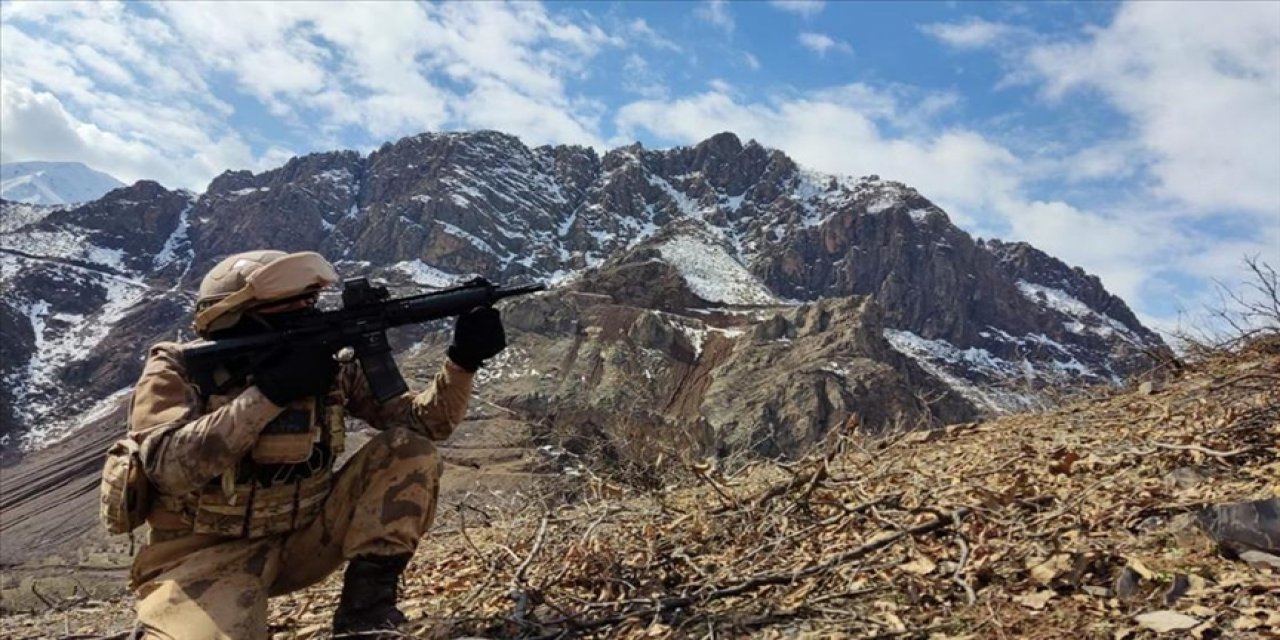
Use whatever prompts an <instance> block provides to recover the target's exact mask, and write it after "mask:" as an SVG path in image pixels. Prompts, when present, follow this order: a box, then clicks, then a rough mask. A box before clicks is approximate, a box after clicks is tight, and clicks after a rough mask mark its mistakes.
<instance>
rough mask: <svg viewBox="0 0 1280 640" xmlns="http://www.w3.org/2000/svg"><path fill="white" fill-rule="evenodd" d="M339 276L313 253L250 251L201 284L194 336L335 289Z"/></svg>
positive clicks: (218, 266) (229, 259)
mask: <svg viewBox="0 0 1280 640" xmlns="http://www.w3.org/2000/svg"><path fill="white" fill-rule="evenodd" d="M337 281H338V272H337V271H336V270H334V268H333V265H331V264H329V261H328V260H325V259H324V257H323V256H321V255H320V254H318V253H315V252H312V251H302V252H299V253H285V252H283V251H248V252H245V253H237V254H235V255H232V256H229V257H227V258H224V259H223V260H222V261H221V262H219V263H218V264H216V265H214V267H213V269H211V270H210V271H209V273H208V275H206V276H205V277H204V280H201V281H200V295H199V297H198V298H196V320H195V330H196V334H197V335H200V336H207V335H208V334H209V333H210V332H212V331H217V330H219V329H226V328H228V327H231V326H234V325H235V324H236V323H237V322H239V321H240V316H241V315H242V314H243V313H244V312H246V311H249V310H251V309H253V308H255V307H260V306H263V305H264V303H268V302H274V301H277V300H284V299H286V298H292V297H295V296H299V295H302V294H305V293H308V292H312V291H319V290H320V289H321V288H323V287H326V286H329V285H331V284H334V283H335V282H337Z"/></svg>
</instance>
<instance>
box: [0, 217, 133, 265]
mask: <svg viewBox="0 0 1280 640" xmlns="http://www.w3.org/2000/svg"><path fill="white" fill-rule="evenodd" d="M87 236H88V231H85V230H84V229H80V228H79V227H75V226H71V225H67V226H66V227H65V228H63V229H59V230H57V231H26V232H22V233H9V234H4V235H0V249H9V250H12V251H21V252H23V253H29V254H32V255H39V256H43V257H46V258H57V259H61V260H72V261H77V262H88V263H92V264H96V265H100V266H103V267H107V268H109V269H114V270H116V271H125V266H124V251H121V250H120V249H106V248H103V247H99V246H96V245H94V244H92V243H90V242H89V241H88V240H87V239H86V238H87Z"/></svg>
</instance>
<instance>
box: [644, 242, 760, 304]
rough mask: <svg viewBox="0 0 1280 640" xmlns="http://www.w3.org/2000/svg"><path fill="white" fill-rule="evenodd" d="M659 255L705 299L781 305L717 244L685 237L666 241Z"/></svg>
mask: <svg viewBox="0 0 1280 640" xmlns="http://www.w3.org/2000/svg"><path fill="white" fill-rule="evenodd" d="M658 252H659V253H660V254H661V255H662V259H663V260H664V261H666V262H667V263H668V264H670V265H671V266H673V267H675V268H676V269H677V270H678V271H679V272H680V275H682V276H684V280H685V282H686V283H688V285H689V289H690V290H691V291H693V293H694V294H695V295H697V296H698V297H700V298H702V299H703V300H707V301H709V302H721V303H724V304H734V305H757V304H778V303H779V300H778V298H777V297H775V296H774V295H773V294H772V293H770V292H769V289H768V288H766V287H765V286H764V284H762V283H761V282H760V281H759V280H757V279H756V277H755V276H753V275H751V273H750V272H749V271H747V269H746V267H744V266H742V263H740V262H738V261H737V259H735V258H734V257H733V256H731V255H729V252H728V251H726V250H725V249H724V247H722V246H720V245H719V244H717V243H715V242H712V241H710V240H705V239H701V238H695V237H692V236H690V235H681V236H676V237H674V238H671V239H670V240H667V241H666V242H663V243H662V244H661V245H659V246H658Z"/></svg>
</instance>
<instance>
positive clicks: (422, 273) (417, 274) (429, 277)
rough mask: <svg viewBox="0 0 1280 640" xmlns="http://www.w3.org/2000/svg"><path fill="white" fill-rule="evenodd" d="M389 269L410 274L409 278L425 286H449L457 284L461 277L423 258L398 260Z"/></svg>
mask: <svg viewBox="0 0 1280 640" xmlns="http://www.w3.org/2000/svg"><path fill="white" fill-rule="evenodd" d="M389 269H390V270H391V271H398V272H400V273H403V274H405V275H406V276H409V279H410V280H412V281H413V282H414V283H415V284H419V285H422V286H424V287H434V288H443V287H449V286H453V285H454V284H457V282H458V280H459V279H460V277H459V276H458V274H456V273H449V272H448V271H442V270H440V269H437V268H435V267H433V266H431V265H429V264H427V263H425V262H423V261H422V260H409V261H406V262H397V263H395V264H393V265H391V266H390V267H389Z"/></svg>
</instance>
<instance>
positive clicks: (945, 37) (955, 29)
mask: <svg viewBox="0 0 1280 640" xmlns="http://www.w3.org/2000/svg"><path fill="white" fill-rule="evenodd" d="M920 30H921V31H924V32H925V33H927V34H929V35H931V36H933V37H934V38H937V39H938V40H940V41H942V42H943V43H944V44H947V45H949V46H952V47H955V48H957V49H982V48H985V47H989V46H991V45H994V44H996V43H998V42H1000V41H1001V40H1003V39H1005V38H1006V37H1008V36H1010V35H1012V34H1014V33H1017V31H1018V30H1017V29H1016V28H1014V27H1012V26H1010V25H1007V24H1003V23H999V22H990V21H987V20H983V19H982V18H977V17H971V18H969V19H968V20H965V21H963V22H949V23H948V22H938V23H932V24H926V25H922V26H921V27H920Z"/></svg>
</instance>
